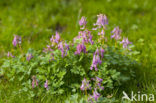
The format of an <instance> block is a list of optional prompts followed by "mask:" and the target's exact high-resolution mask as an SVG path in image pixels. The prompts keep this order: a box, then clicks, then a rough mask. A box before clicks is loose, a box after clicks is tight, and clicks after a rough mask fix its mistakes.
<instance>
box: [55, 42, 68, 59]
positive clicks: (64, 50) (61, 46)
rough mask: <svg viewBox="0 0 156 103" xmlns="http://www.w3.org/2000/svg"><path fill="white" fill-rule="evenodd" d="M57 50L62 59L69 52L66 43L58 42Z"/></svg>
mask: <svg viewBox="0 0 156 103" xmlns="http://www.w3.org/2000/svg"><path fill="white" fill-rule="evenodd" d="M58 49H59V50H61V55H62V57H64V56H66V55H67V52H68V50H69V45H68V44H67V43H63V42H60V43H59V44H58Z"/></svg>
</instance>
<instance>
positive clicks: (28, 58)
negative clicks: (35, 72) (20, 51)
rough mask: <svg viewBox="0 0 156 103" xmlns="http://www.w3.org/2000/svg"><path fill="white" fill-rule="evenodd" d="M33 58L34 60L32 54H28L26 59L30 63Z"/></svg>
mask: <svg viewBox="0 0 156 103" xmlns="http://www.w3.org/2000/svg"><path fill="white" fill-rule="evenodd" d="M32 58H33V55H32V54H31V53H28V54H27V57H26V59H27V61H30V59H32Z"/></svg>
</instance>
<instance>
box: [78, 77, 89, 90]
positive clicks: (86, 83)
mask: <svg viewBox="0 0 156 103" xmlns="http://www.w3.org/2000/svg"><path fill="white" fill-rule="evenodd" d="M80 89H81V90H82V91H84V90H88V89H91V86H90V84H89V80H87V79H86V78H84V79H83V81H82V85H81V87H80Z"/></svg>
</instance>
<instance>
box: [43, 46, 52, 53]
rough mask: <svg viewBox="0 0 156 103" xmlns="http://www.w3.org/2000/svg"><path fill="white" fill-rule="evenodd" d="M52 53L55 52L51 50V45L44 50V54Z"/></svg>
mask: <svg viewBox="0 0 156 103" xmlns="http://www.w3.org/2000/svg"><path fill="white" fill-rule="evenodd" d="M50 51H53V49H51V46H50V45H47V48H44V49H43V52H45V53H47V52H50Z"/></svg>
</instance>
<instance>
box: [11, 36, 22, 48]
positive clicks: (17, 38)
mask: <svg viewBox="0 0 156 103" xmlns="http://www.w3.org/2000/svg"><path fill="white" fill-rule="evenodd" d="M12 44H13V46H14V47H17V45H18V44H19V45H20V44H21V37H20V36H18V35H14V39H13V41H12Z"/></svg>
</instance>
